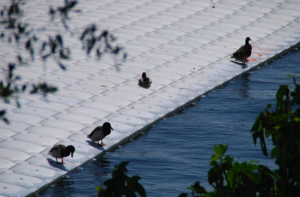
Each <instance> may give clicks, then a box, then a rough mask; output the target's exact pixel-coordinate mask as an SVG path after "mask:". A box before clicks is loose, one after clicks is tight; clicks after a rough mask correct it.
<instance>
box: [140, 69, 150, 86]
mask: <svg viewBox="0 0 300 197" xmlns="http://www.w3.org/2000/svg"><path fill="white" fill-rule="evenodd" d="M151 83H152V80H151V79H150V78H149V77H147V76H146V73H145V72H143V74H142V77H141V78H140V79H139V84H140V85H144V86H148V85H150V84H151Z"/></svg>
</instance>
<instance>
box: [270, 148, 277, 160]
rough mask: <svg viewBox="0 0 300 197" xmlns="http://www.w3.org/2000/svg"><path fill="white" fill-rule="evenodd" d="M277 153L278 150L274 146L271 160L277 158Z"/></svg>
mask: <svg viewBox="0 0 300 197" xmlns="http://www.w3.org/2000/svg"><path fill="white" fill-rule="evenodd" d="M278 153H279V148H278V146H275V147H274V148H273V149H272V151H271V158H275V157H277V155H278Z"/></svg>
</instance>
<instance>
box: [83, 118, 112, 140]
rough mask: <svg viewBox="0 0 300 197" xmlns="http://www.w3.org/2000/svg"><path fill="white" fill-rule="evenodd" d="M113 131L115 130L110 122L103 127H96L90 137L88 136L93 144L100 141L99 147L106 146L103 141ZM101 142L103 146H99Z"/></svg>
mask: <svg viewBox="0 0 300 197" xmlns="http://www.w3.org/2000/svg"><path fill="white" fill-rule="evenodd" d="M111 130H114V129H113V128H112V127H111V125H110V123H109V122H105V123H103V125H102V126H99V127H96V128H95V129H94V130H93V131H92V132H91V133H90V134H89V135H87V138H88V139H91V140H92V141H93V142H94V141H98V145H99V146H105V145H106V144H104V143H103V139H104V138H105V137H106V136H108V135H109V134H110V133H111ZM99 141H101V144H99Z"/></svg>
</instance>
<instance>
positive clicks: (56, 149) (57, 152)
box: [48, 144, 75, 164]
mask: <svg viewBox="0 0 300 197" xmlns="http://www.w3.org/2000/svg"><path fill="white" fill-rule="evenodd" d="M74 152H75V148H74V146H72V145H70V146H67V147H66V146H65V145H62V144H57V145H54V146H53V147H52V148H51V150H50V151H49V153H48V154H49V155H51V156H52V157H55V159H56V162H57V163H59V162H58V161H57V158H61V162H60V163H59V164H66V163H65V162H64V157H68V156H69V155H70V154H71V157H73V154H74Z"/></svg>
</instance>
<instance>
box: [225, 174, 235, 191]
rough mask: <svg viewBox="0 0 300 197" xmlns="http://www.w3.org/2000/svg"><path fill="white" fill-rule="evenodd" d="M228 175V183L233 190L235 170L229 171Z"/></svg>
mask: <svg viewBox="0 0 300 197" xmlns="http://www.w3.org/2000/svg"><path fill="white" fill-rule="evenodd" d="M226 175H227V178H228V181H229V185H230V187H231V188H232V187H233V181H234V177H235V173H234V171H233V170H229V171H228V172H227V173H226Z"/></svg>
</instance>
